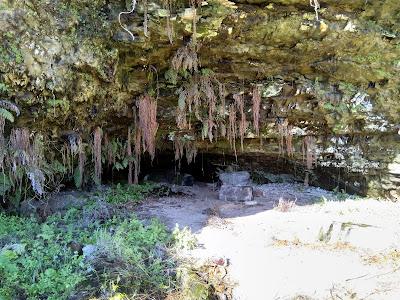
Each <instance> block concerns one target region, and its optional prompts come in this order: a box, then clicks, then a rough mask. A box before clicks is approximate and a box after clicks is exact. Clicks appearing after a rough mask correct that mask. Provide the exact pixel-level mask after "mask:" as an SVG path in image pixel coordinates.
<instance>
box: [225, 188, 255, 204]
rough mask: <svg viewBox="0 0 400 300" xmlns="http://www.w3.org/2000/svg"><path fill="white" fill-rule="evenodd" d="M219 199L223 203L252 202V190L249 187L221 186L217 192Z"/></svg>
mask: <svg viewBox="0 0 400 300" xmlns="http://www.w3.org/2000/svg"><path fill="white" fill-rule="evenodd" d="M219 199H220V200H225V201H252V200H253V188H252V187H251V186H231V185H222V186H221V189H220V190H219Z"/></svg>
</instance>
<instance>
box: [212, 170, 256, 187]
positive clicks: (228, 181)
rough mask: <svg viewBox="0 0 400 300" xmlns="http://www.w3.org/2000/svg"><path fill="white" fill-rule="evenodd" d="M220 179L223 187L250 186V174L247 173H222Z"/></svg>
mask: <svg viewBox="0 0 400 300" xmlns="http://www.w3.org/2000/svg"><path fill="white" fill-rule="evenodd" d="M219 179H220V180H221V182H222V184H223V185H233V186H248V185H249V183H250V173H249V172H247V171H241V172H230V173H221V174H219Z"/></svg>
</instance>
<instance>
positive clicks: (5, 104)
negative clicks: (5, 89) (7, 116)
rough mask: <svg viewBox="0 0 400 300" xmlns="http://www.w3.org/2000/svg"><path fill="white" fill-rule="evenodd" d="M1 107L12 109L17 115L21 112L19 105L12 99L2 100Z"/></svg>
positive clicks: (0, 101)
mask: <svg viewBox="0 0 400 300" xmlns="http://www.w3.org/2000/svg"><path fill="white" fill-rule="evenodd" d="M0 108H4V109H7V110H11V111H13V112H15V114H16V115H17V117H18V116H19V115H20V113H21V112H20V110H19V108H18V106H17V105H15V104H14V103H12V102H10V101H7V100H0Z"/></svg>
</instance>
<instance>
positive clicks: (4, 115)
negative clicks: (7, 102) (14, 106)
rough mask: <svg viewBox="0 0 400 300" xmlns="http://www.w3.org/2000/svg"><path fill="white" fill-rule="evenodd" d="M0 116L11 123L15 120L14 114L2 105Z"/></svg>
mask: <svg viewBox="0 0 400 300" xmlns="http://www.w3.org/2000/svg"><path fill="white" fill-rule="evenodd" d="M0 118H4V119H6V120H8V121H10V122H11V123H13V122H14V116H13V114H12V113H10V112H9V111H8V110H7V109H4V108H1V107H0Z"/></svg>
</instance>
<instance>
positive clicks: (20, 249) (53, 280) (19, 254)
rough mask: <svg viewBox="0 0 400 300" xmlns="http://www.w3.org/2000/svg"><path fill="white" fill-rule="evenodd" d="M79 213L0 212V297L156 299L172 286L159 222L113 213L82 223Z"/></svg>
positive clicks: (168, 238)
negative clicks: (39, 215)
mask: <svg viewBox="0 0 400 300" xmlns="http://www.w3.org/2000/svg"><path fill="white" fill-rule="evenodd" d="M82 216H83V215H82V214H81V211H79V210H77V209H70V210H69V211H68V212H67V213H66V214H65V215H64V216H62V215H60V214H58V215H53V216H50V217H49V218H48V219H47V220H46V221H45V222H44V223H39V222H38V221H37V220H35V219H28V218H22V217H15V216H6V215H4V214H0V299H69V298H71V297H76V298H78V299H83V298H85V299H86V298H93V297H105V298H107V299H111V298H112V297H121V298H124V297H126V298H129V299H131V298H132V297H133V298H134V297H136V296H138V295H142V297H144V298H146V297H147V296H146V295H150V294H151V295H152V297H155V298H161V297H163V295H165V294H166V293H168V292H169V291H170V290H172V289H174V288H175V287H174V282H175V280H174V273H173V272H172V271H171V270H172V269H173V267H174V262H173V260H172V259H170V258H168V256H167V248H168V247H169V245H170V243H171V236H170V235H169V234H168V233H167V231H166V229H165V227H164V226H163V225H162V224H160V223H159V222H157V221H152V222H151V223H150V225H148V226H144V225H143V224H142V223H141V222H140V221H138V220H137V219H135V218H133V217H129V218H127V219H123V218H121V217H114V218H112V219H109V220H107V221H106V222H104V223H103V224H101V225H100V224H99V223H98V222H92V223H89V224H88V225H87V226H83V225H82V224H83V222H81V218H82ZM85 246H87V247H89V246H90V247H91V248H92V249H93V250H92V251H90V252H88V251H87V250H86V248H85Z"/></svg>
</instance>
